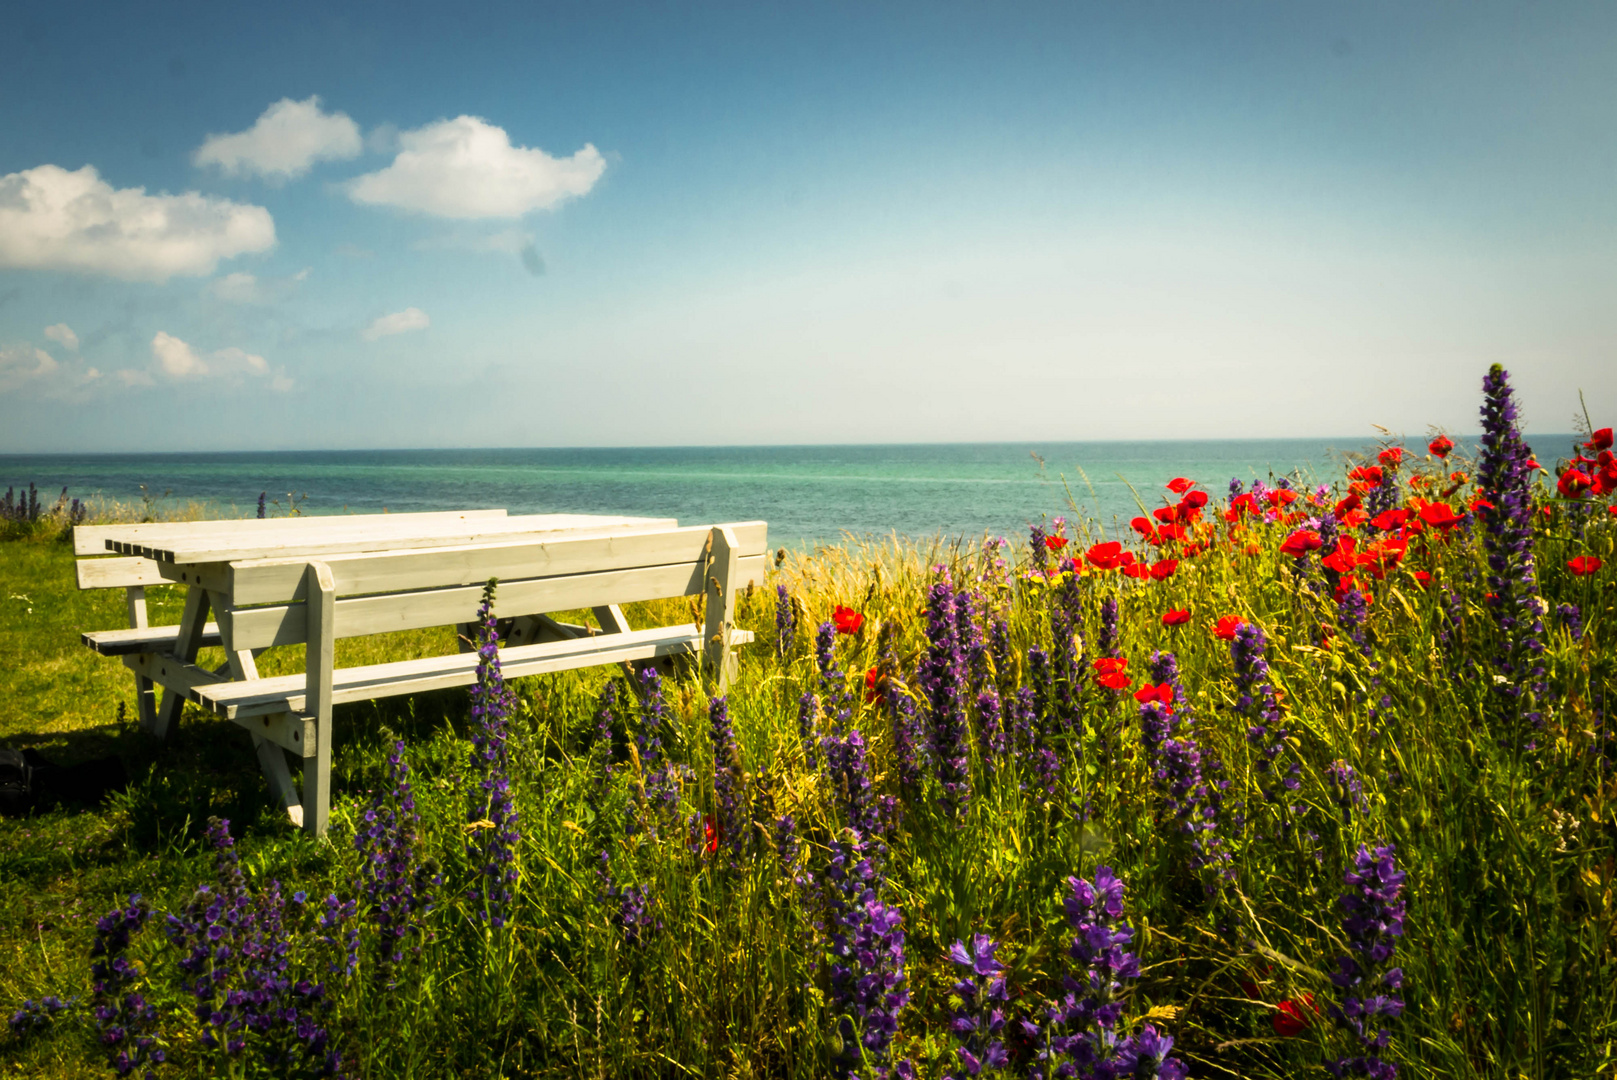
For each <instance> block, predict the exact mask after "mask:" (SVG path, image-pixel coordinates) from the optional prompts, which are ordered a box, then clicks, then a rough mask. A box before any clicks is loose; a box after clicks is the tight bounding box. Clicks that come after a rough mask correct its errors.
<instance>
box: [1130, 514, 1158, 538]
mask: <svg viewBox="0 0 1617 1080" xmlns="http://www.w3.org/2000/svg"><path fill="white" fill-rule="evenodd" d="M1129 528H1131V529H1133V530H1134V531H1135V532H1137V533H1139V534H1140V535H1141V536H1150V535H1151V534H1152V533H1154V532H1156V531H1157V527H1156V526H1155V525H1153V524H1151V519H1150V518H1148V517H1136V518H1130V519H1129Z"/></svg>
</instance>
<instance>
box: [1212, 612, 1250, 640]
mask: <svg viewBox="0 0 1617 1080" xmlns="http://www.w3.org/2000/svg"><path fill="white" fill-rule="evenodd" d="M1245 625H1246V620H1245V619H1243V618H1241V616H1239V615H1225V616H1223V617H1222V618H1220V619H1219V620H1218V622H1217V623H1215V624H1214V625H1213V633H1214V634H1216V635H1218V636H1219V637H1221V638H1223V639H1224V640H1225V641H1233V640H1234V639H1235V632H1236V631H1237V630H1239V629H1240V628H1241V627H1243V626H1245Z"/></svg>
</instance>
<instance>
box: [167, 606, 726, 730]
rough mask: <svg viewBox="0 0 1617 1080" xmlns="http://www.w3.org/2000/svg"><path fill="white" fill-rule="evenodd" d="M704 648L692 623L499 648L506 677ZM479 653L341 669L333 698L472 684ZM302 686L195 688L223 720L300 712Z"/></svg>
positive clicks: (265, 682)
mask: <svg viewBox="0 0 1617 1080" xmlns="http://www.w3.org/2000/svg"><path fill="white" fill-rule="evenodd" d="M730 638H731V641H732V643H734V644H737V645H742V644H746V643H748V642H750V641H751V640H752V639H753V634H752V633H751V631H746V630H738V631H734V632H732V633H731V635H730ZM701 649H702V632H701V631H700V630H698V629H697V627H696V626H695V625H694V624H691V623H687V624H684V625H680V626H660V627H656V628H654V629H650V630H631V631H629V632H628V633H626V634H602V635H598V636H594V637H587V638H575V639H573V640H570V641H546V642H541V643H539V644H537V645H519V646H516V647H514V648H508V649H501V650H500V672H501V674H502V675H503V676H504V677H505V678H507V679H516V678H521V677H523V676H525V675H542V674H546V673H548V672H555V671H569V670H572V669H573V668H581V667H593V666H595V665H597V664H615V663H618V662H619V661H623V660H650V659H653V658H656V657H659V656H681V655H696V654H698V653H700V652H701ZM477 662H478V657H477V654H476V653H456V654H454V655H452V656H431V657H425V658H422V659H418V660H398V661H394V662H392V663H387V664H370V665H367V666H364V667H352V668H338V669H337V670H336V671H335V672H334V673H333V682H332V690H331V701H332V704H333V705H342V704H347V703H351V702H355V701H371V700H373V699H375V698H382V697H393V696H395V695H398V694H414V693H420V692H422V691H426V690H443V689H447V688H450V687H456V686H470V685H471V684H472V683H474V682H476V681H477ZM306 688H307V682H306V680H305V678H304V676H302V675H282V676H278V677H276V678H273V679H257V680H253V681H250V682H223V683H214V684H211V685H207V686H199V687H197V688H196V689H195V690H193V691H192V696H193V699H194V700H196V701H197V702H199V703H200V704H201V705H202V707H203V708H205V709H209V710H211V711H213V712H215V713H217V714H219V715H220V716H223V717H225V718H226V719H228V720H243V719H247V718H249V717H254V716H267V715H270V714H273V713H279V712H302V711H304V708H305V704H306V698H305V691H306Z"/></svg>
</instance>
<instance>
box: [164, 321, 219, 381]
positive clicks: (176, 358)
mask: <svg viewBox="0 0 1617 1080" xmlns="http://www.w3.org/2000/svg"><path fill="white" fill-rule="evenodd" d="M152 359H153V360H155V361H157V367H158V369H159V370H160V371H162V373H163V374H164V375H167V376H168V377H169V378H171V379H188V378H190V377H191V376H193V375H206V374H207V373H208V365H207V364H205V363H203V362H202V357H200V356H198V355H197V351H196V350H195V349H193V348H191V346H189V345H187V344H186V343H185V342H183V341H181V340H180V339H179V338H177V337H171V336H169V335H168V334H165V333H164V332H163V331H161V330H159V331H158V332H157V336H156V337H154V338H152Z"/></svg>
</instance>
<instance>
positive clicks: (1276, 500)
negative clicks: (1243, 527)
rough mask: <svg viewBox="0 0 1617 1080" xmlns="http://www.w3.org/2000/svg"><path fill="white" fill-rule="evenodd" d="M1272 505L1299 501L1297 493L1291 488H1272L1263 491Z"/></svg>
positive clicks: (1287, 504)
mask: <svg viewBox="0 0 1617 1080" xmlns="http://www.w3.org/2000/svg"><path fill="white" fill-rule="evenodd" d="M1263 497H1264V498H1265V499H1268V500H1269V505H1270V506H1277V507H1278V506H1290V505H1291V504H1292V503H1294V502H1296V501H1297V493H1296V492H1295V491H1293V490H1291V489H1290V488H1270V489H1269V490H1268V491H1266V492H1264V493H1263Z"/></svg>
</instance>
